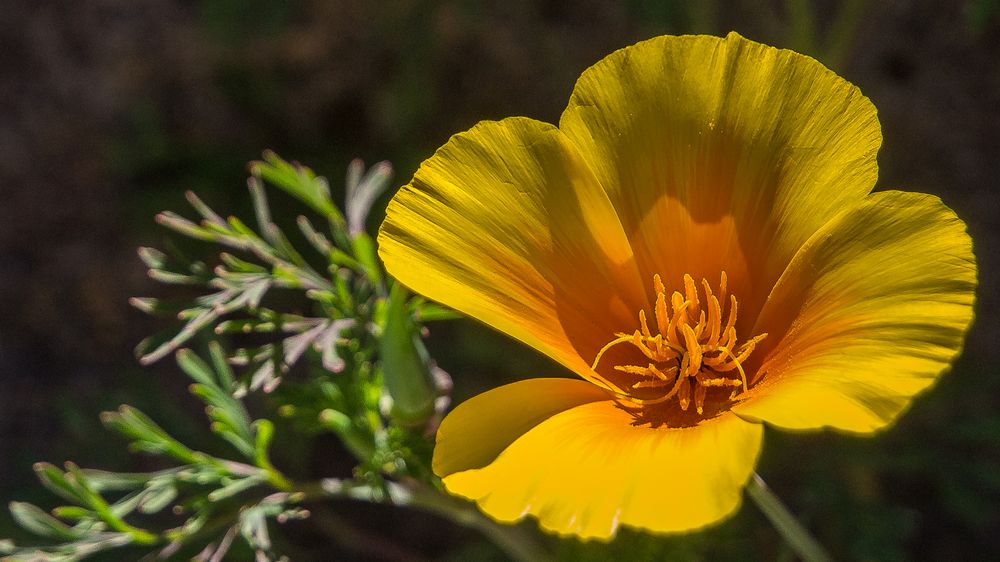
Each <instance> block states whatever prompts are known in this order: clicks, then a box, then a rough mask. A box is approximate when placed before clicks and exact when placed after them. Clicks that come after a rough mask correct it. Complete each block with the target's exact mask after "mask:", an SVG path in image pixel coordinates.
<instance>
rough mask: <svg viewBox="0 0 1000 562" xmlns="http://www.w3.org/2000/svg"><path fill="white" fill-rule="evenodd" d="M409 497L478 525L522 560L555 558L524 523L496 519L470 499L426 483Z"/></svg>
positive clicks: (413, 502)
mask: <svg viewBox="0 0 1000 562" xmlns="http://www.w3.org/2000/svg"><path fill="white" fill-rule="evenodd" d="M410 498H411V505H412V506H414V507H416V508H423V509H426V510H427V511H432V512H434V513H437V514H439V515H442V516H444V517H446V518H448V519H450V520H452V521H454V522H456V523H458V524H460V525H465V526H467V527H471V528H473V529H478V530H479V532H481V533H483V534H484V535H486V537H487V538H489V539H490V540H491V541H492V542H493V544H495V545H497V546H498V547H500V548H501V549H502V550H503V551H504V552H505V553H507V555H508V556H510V557H511V558H513V559H514V560H518V561H520V562H542V561H549V560H553V556H552V555H551V554H550V553H548V552H546V551H545V549H544V548H542V546H541V545H539V544H538V543H537V542H536V541H535V540H534V538H533V537H531V536H530V535H529V534H528V533H527V532H525V529H524V528H523V527H519V526H516V525H510V524H506V525H505V524H502V523H497V522H496V521H494V520H492V519H490V518H488V517H486V516H485V515H483V514H482V512H480V511H479V510H478V509H477V508H476V507H475V505H473V504H472V503H470V502H468V501H465V500H461V499H458V498H456V497H454V496H449V495H446V494H444V493H443V492H439V491H438V490H435V489H434V488H430V487H426V486H420V487H418V488H416V489H414V490H412V495H411V496H410Z"/></svg>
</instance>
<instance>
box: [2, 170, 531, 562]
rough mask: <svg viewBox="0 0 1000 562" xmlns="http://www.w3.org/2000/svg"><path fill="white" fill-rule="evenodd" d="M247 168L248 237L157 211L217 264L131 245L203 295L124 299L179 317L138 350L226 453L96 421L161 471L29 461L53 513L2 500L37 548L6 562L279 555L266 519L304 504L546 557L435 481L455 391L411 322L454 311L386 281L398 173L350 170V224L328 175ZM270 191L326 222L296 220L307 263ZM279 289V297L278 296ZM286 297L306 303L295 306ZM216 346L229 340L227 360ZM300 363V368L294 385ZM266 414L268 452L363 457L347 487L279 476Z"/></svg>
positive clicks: (121, 413)
mask: <svg viewBox="0 0 1000 562" xmlns="http://www.w3.org/2000/svg"><path fill="white" fill-rule="evenodd" d="M250 171H251V176H250V178H249V180H248V187H249V193H250V198H251V201H252V202H253V207H254V213H255V215H256V228H255V229H253V228H251V227H249V226H247V225H246V224H245V223H244V222H242V221H241V220H239V219H237V218H235V217H228V218H223V217H222V216H221V215H220V214H218V213H217V212H215V211H214V210H213V209H212V208H211V207H209V206H208V205H207V204H206V203H205V202H204V201H202V200H201V199H200V198H198V197H197V196H196V195H194V194H193V193H188V194H187V199H188V201H189V203H190V204H191V206H192V207H193V209H194V210H195V212H196V213H197V214H198V215H199V216H200V219H199V220H198V221H197V222H195V221H193V220H189V219H187V218H184V217H182V216H180V215H178V214H175V213H170V212H164V213H161V214H159V215H158V216H157V221H158V222H159V223H160V224H162V225H163V226H165V227H167V228H169V229H171V230H172V231H174V232H175V233H177V234H180V235H182V236H184V237H187V238H191V239H194V240H197V241H201V242H207V243H210V244H213V245H216V246H219V247H222V248H223V249H224V251H222V252H221V253H220V254H219V255H218V259H217V260H216V263H215V264H214V265H213V266H209V265H208V264H206V263H205V262H203V261H200V260H192V259H188V258H186V257H185V256H184V255H183V254H182V253H181V252H180V251H178V250H176V249H173V250H171V251H168V252H165V251H160V250H157V249H153V248H142V249H140V251H139V255H140V257H141V259H142V260H143V261H144V262H145V264H146V265H147V266H148V267H149V275H150V277H151V278H153V279H154V280H157V281H159V282H162V283H165V284H171V285H180V286H184V287H187V289H186V290H188V291H191V290H194V291H198V293H199V294H197V295H196V296H195V297H194V298H192V299H191V300H190V301H187V302H179V303H178V302H173V301H169V300H162V299H158V298H135V299H132V300H131V302H132V304H133V305H134V306H136V307H137V308H139V309H140V310H143V311H145V312H148V313H150V314H154V315H165V316H167V317H173V318H175V319H176V320H177V321H178V322H179V325H178V326H177V327H176V328H175V329H173V330H169V331H167V332H166V333H164V334H162V335H160V336H156V337H153V338H148V339H146V340H144V341H143V342H142V343H141V344H140V345H139V346H138V347H137V355H138V356H139V358H140V361H141V362H142V363H143V364H149V363H152V362H155V361H157V360H160V359H162V358H164V357H166V356H168V355H171V354H173V355H175V357H176V361H177V364H178V365H179V367H180V368H181V370H182V371H183V372H184V373H186V374H187V376H188V377H190V378H191V380H192V381H193V384H191V385H190V391H191V393H192V394H193V395H194V396H195V397H196V398H197V399H198V400H200V401H201V402H202V403H203V404H204V406H205V413H206V415H207V417H208V420H209V422H210V429H211V431H212V432H213V434H214V435H215V436H216V437H217V438H218V439H219V440H220V441H222V442H224V443H226V444H227V445H228V449H229V453H228V454H226V455H224V456H221V457H220V456H215V455H213V454H210V453H207V452H204V451H200V450H197V449H195V448H192V447H189V446H187V445H185V444H184V443H183V442H182V441H181V440H178V439H176V438H175V437H174V436H172V435H171V434H170V433H169V432H168V431H166V430H165V429H163V428H162V427H161V426H160V425H158V424H157V423H156V422H155V421H153V420H152V419H151V418H150V417H148V416H147V415H145V414H143V413H142V412H140V411H139V410H137V409H135V408H133V407H130V406H127V405H126V406H121V407H120V408H119V409H118V410H117V411H114V412H105V413H104V414H103V415H102V416H101V419H102V421H103V422H104V424H105V426H107V427H108V428H110V429H111V430H113V431H115V432H117V433H119V434H120V435H122V436H124V437H125V438H126V439H127V440H128V441H129V448H130V449H131V450H133V451H134V452H140V453H144V454H147V455H152V456H155V457H158V458H160V459H161V460H162V462H163V463H164V466H165V468H163V469H161V470H157V471H154V472H144V473H116V472H108V471H100V470H88V469H81V468H79V467H78V466H76V465H75V464H73V463H66V464H65V465H64V467H63V468H58V467H56V466H54V465H51V464H47V463H38V464H37V465H36V466H35V472H36V474H37V476H38V478H39V480H40V481H41V482H42V484H43V486H45V487H46V488H48V489H49V490H50V491H51V492H53V493H54V494H55V495H56V496H58V497H59V498H60V499H61V500H63V502H65V503H64V505H60V506H58V507H56V508H55V509H53V510H52V511H51V512H47V511H45V510H43V509H41V508H39V507H37V506H34V505H31V504H28V503H22V502H14V503H12V504H11V506H10V507H11V513H12V515H13V516H14V518H15V520H16V521H17V522H18V523H19V524H20V525H21V526H22V527H24V528H25V529H26V530H28V531H29V532H31V533H32V534H34V535H36V536H38V537H40V538H42V539H44V540H45V541H47V543H46V544H43V545H41V546H16V545H14V544H13V543H12V542H10V541H0V553H3V554H6V555H7V556H6V558H4V559H5V560H15V561H16V560H53V561H56V560H58V561H71V560H79V559H82V558H86V557H88V556H90V555H92V554H94V553H97V552H101V551H106V550H110V549H116V548H122V547H126V546H130V547H134V548H141V549H144V550H147V551H150V552H151V553H154V554H155V555H156V556H157V557H158V558H174V557H182V556H194V557H195V558H196V559H198V560H221V559H222V558H223V557H224V556H225V555H226V553H227V552H229V551H230V549H231V548H235V545H237V544H238V543H242V544H243V545H245V546H246V547H249V548H250V549H251V550H252V551H253V552H254V553H255V554H256V557H257V559H258V560H275V559H279V557H280V554H279V553H277V552H276V547H275V543H274V541H273V540H272V539H271V535H270V532H271V525H273V524H275V523H278V524H281V523H285V522H287V521H290V520H295V519H301V518H305V517H308V515H309V513H310V512H309V510H308V509H307V508H306V507H305V506H306V505H307V504H308V503H309V502H315V501H325V500H326V499H329V498H346V499H354V500H362V501H375V502H385V503H397V504H402V505H411V506H414V507H418V508H422V509H428V510H431V511H434V512H436V513H440V514H442V515H445V516H447V517H450V518H452V519H453V520H455V521H456V522H459V523H460V524H465V525H472V526H475V527H477V528H479V529H481V530H483V531H484V532H486V533H487V534H488V535H490V536H492V537H494V538H495V539H496V540H497V541H498V544H501V545H504V546H505V548H507V549H508V552H511V554H512V555H513V556H515V557H517V558H521V559H524V558H538V557H540V556H541V554H540V552H541V551H532V550H531V547H530V543H529V542H525V541H524V540H522V539H516V538H511V537H512V536H513V535H512V533H517V532H519V531H517V530H516V529H514V528H506V527H503V526H499V525H497V524H495V523H493V522H491V521H489V520H488V519H485V518H484V517H483V516H482V515H480V514H479V513H478V512H477V511H476V510H475V509H473V508H471V507H470V506H469V504H467V503H466V502H463V501H461V500H457V499H454V498H451V497H449V496H447V495H445V494H443V493H442V492H440V491H439V489H438V483H437V481H436V479H435V477H434V476H433V474H432V473H431V472H430V470H429V457H430V449H431V440H430V438H429V436H430V435H432V434H433V430H434V429H435V427H436V424H437V422H438V421H439V419H440V416H441V415H442V413H443V411H444V409H445V408H446V407H447V403H448V398H447V394H448V391H449V390H450V380H449V379H448V376H447V375H446V374H445V373H444V372H443V371H441V370H440V369H438V368H437V367H436V366H435V365H434V363H433V361H432V360H431V359H430V358H429V356H428V354H427V351H426V349H424V347H423V343H422V341H421V334H422V333H423V331H424V329H423V327H422V322H427V321H432V320H437V319H446V318H453V317H454V316H455V315H454V313H453V312H451V311H450V310H447V309H444V308H442V307H439V306H438V305H435V304H432V303H428V302H426V301H424V300H423V299H420V298H418V297H413V298H411V297H410V296H409V295H408V294H407V292H406V291H405V290H404V289H403V288H402V287H401V286H399V285H398V284H396V283H394V282H393V281H392V280H391V279H388V278H387V277H386V276H385V274H384V272H383V270H382V267H381V264H380V263H379V261H378V258H377V256H376V252H375V246H374V242H373V241H372V239H371V237H370V236H369V235H368V234H367V233H366V232H365V230H364V225H365V222H366V219H367V215H368V212H369V210H370V208H371V206H372V204H373V203H374V202H375V201H376V200H377V198H378V197H379V195H380V194H381V193H383V192H384V190H385V188H386V186H387V185H388V181H389V178H390V177H391V169H390V167H389V166H388V164H387V163H381V164H377V165H376V166H375V167H373V168H372V169H371V170H369V171H368V172H367V173H365V172H364V170H363V166H362V165H361V163H360V162H357V161H356V162H353V163H352V164H351V165H350V167H349V169H348V175H347V184H346V194H347V197H346V205H345V210H346V217H345V214H342V213H341V211H340V210H339V209H338V207H337V206H336V205H335V204H334V203H333V201H332V199H331V194H330V188H329V185H328V183H327V182H326V180H325V179H324V178H322V177H318V176H316V175H315V174H314V173H313V172H312V171H311V170H309V169H308V168H305V167H302V166H299V165H297V164H292V163H289V162H286V161H284V160H282V159H281V158H279V157H278V156H276V155H275V154H273V153H265V154H264V159H263V160H262V161H258V162H253V163H252V164H251V166H250ZM265 185H270V186H272V187H275V188H278V189H279V190H280V191H282V192H284V193H286V194H288V195H291V196H292V197H294V198H296V199H298V200H299V201H300V202H301V203H303V204H304V205H305V206H306V207H308V208H309V209H310V210H311V211H312V212H313V213H315V214H317V215H319V217H320V220H321V221H322V222H320V223H319V224H322V225H323V226H322V227H317V226H316V222H315V221H314V220H311V219H309V218H307V217H305V216H300V217H298V218H297V220H296V221H295V225H296V227H297V231H298V232H297V233H296V234H295V235H294V236H296V237H297V238H298V239H299V240H300V242H304V243H305V244H306V245H307V246H308V247H309V248H310V250H311V251H310V252H309V253H307V254H303V253H300V252H299V251H298V250H297V249H296V248H295V246H294V245H293V243H292V241H291V239H290V237H289V236H288V235H287V234H286V233H285V232H284V231H283V230H282V229H281V227H279V226H278V224H277V223H276V222H275V221H274V220H273V218H272V215H271V212H270V207H269V205H268V201H267V198H266V195H265ZM324 223H325V224H324ZM277 292H284V293H286V295H285V297H283V298H275V295H276V293H277ZM289 295H290V296H292V297H295V298H297V299H299V302H300V304H299V305H296V306H293V307H289V306H288V305H287V301H288V298H287V297H288V296H289ZM290 309H291V310H294V312H290V311H289V310H290ZM224 342H233V343H236V346H235V347H232V350H231V351H227V345H224ZM189 344H195V345H199V344H207V345H206V347H207V354H201V355H199V354H197V353H195V352H194V351H191V350H190V349H186V348H184V346H185V345H189ZM293 368H295V369H296V372H297V373H299V374H297V375H295V376H292V370H293ZM253 395H256V396H258V397H259V398H260V402H262V404H263V405H264V406H266V408H267V410H268V411H269V412H270V413H271V414H270V415H269V416H255V415H253V414H252V413H251V409H250V408H248V406H247V404H245V401H246V399H248V398H250V397H251V396H253ZM275 416H277V417H279V418H284V420H285V421H284V422H282V423H281V424H279V426H280V427H282V428H284V429H282V430H281V431H285V432H288V433H289V435H286V436H285V437H283V438H282V439H281V440H279V441H284V440H286V439H287V440H294V439H295V437H294V435H295V434H296V433H297V434H300V435H301V434H313V433H325V432H329V433H334V434H336V435H337V436H338V437H340V438H341V440H342V441H343V442H344V444H345V446H346V447H347V449H348V450H349V451H350V452H351V453H352V454H353V455H354V456H355V457H356V462H357V464H356V467H355V470H354V476H353V478H351V479H348V480H335V479H329V478H327V479H321V480H319V481H313V482H309V481H300V480H298V479H297V478H296V477H294V476H290V475H288V474H285V473H284V472H282V471H281V470H279V469H278V468H277V467H276V466H275V465H274V463H273V462H272V461H271V455H270V448H271V444H272V443H273V442H275V439H274V437H275V433H276V431H278V430H277V429H276V424H275V423H274V421H272V419H274V417H275ZM525 545H529V546H527V547H526V546H525ZM525 548H527V550H525Z"/></svg>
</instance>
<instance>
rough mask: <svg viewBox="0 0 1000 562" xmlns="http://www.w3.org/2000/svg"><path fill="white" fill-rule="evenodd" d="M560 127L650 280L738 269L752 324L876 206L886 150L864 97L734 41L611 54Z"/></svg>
mask: <svg viewBox="0 0 1000 562" xmlns="http://www.w3.org/2000/svg"><path fill="white" fill-rule="evenodd" d="M559 126H560V129H562V130H563V131H564V132H565V133H566V135H567V136H568V137H570V138H571V139H572V141H573V143H574V144H575V145H576V146H577V147H578V148H579V150H580V153H581V154H582V156H583V158H584V159H585V160H586V161H587V163H588V164H589V165H590V166H591V168H592V169H593V170H594V172H595V173H596V175H597V177H598V179H599V180H600V182H601V183H602V184H603V185H604V186H605V188H606V189H607V190H608V195H609V197H610V199H611V201H612V203H613V204H614V206H615V209H616V210H617V212H618V214H619V216H620V217H621V220H622V224H623V226H624V228H625V231H626V233H627V234H628V235H629V237H630V239H631V241H632V244H633V249H634V252H635V254H636V257H637V259H638V261H639V264H640V270H641V272H642V275H643V278H648V277H651V275H652V274H653V273H661V274H663V275H664V280H669V281H671V282H679V280H680V278H681V276H682V275H683V274H684V273H690V274H692V275H694V276H695V277H696V278H697V277H702V276H704V277H707V278H709V279H715V278H717V277H718V274H719V269H728V270H729V271H728V272H729V274H730V280H731V285H732V287H733V291H734V294H739V295H741V304H742V305H743V306H742V307H741V308H742V309H743V310H744V311H745V312H746V313H747V314H748V316H747V318H748V319H751V318H752V316H754V315H755V313H756V311H757V310H759V307H760V305H761V304H762V303H763V299H764V297H765V296H766V295H767V293H768V291H769V289H770V287H771V284H772V283H773V282H774V281H775V280H776V279H777V278H778V276H779V275H780V274H781V272H782V271H783V270H784V268H785V266H786V265H787V263H788V261H789V260H790V259H791V257H792V256H793V255H794V253H795V251H796V250H797V249H798V248H799V246H801V245H802V243H804V242H805V241H806V240H807V239H808V238H809V236H811V235H812V233H813V232H815V231H816V230H817V229H819V228H820V227H821V226H822V225H823V224H825V223H826V222H827V221H828V220H829V219H830V218H831V217H833V216H834V215H835V214H836V213H837V212H838V211H839V210H840V209H842V208H844V207H845V206H848V205H852V204H854V203H855V202H857V201H859V200H860V199H861V198H863V197H864V196H865V195H866V194H867V193H869V191H870V190H871V188H872V187H873V185H874V184H875V180H876V178H877V165H876V161H875V156H876V152H877V151H878V148H879V145H880V144H881V132H880V128H879V124H878V120H877V118H876V114H875V108H874V106H872V104H871V103H870V102H869V100H868V99H867V98H865V97H864V96H863V95H862V94H861V92H860V91H859V90H858V89H857V88H856V87H854V86H853V85H851V84H850V83H848V82H847V81H845V80H843V79H842V78H840V77H838V76H837V75H836V74H834V73H833V72H831V71H830V70H828V69H827V68H825V67H824V66H823V65H821V64H820V63H819V62H817V61H816V60H814V59H812V58H810V57H807V56H804V55H800V54H797V53H794V52H792V51H787V50H780V49H775V48H773V47H768V46H766V45H762V44H760V43H755V42H753V41H749V40H747V39H744V38H743V37H740V36H739V35H737V34H735V33H731V34H730V35H729V36H728V37H726V38H725V39H721V38H718V37H708V36H684V37H657V38H654V39H650V40H648V41H645V42H642V43H639V44H637V45H634V46H631V47H626V48H624V49H621V50H619V51H616V52H615V53H612V54H611V55H609V56H608V57H606V58H604V59H603V60H601V61H600V62H599V63H597V64H596V65H594V66H593V67H591V68H589V69H588V70H587V71H586V72H584V73H583V75H582V76H581V77H580V79H579V81H578V82H577V84H576V87H575V89H574V91H573V95H572V97H571V98H570V102H569V106H568V107H567V109H566V111H565V112H564V113H563V115H562V118H561V120H560V124H559ZM748 262H751V267H750V268H749V270H750V271H748V267H747V263H748Z"/></svg>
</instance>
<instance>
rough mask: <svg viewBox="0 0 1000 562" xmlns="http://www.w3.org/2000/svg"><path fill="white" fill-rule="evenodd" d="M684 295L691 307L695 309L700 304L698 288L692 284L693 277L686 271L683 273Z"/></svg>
mask: <svg viewBox="0 0 1000 562" xmlns="http://www.w3.org/2000/svg"><path fill="white" fill-rule="evenodd" d="M684 296H685V298H687V300H688V301H690V302H691V308H692V309H694V310H695V311H697V310H698V307H699V306H700V303H699V302H698V288H697V287H696V286H695V284H694V278H693V277H691V276H690V275H688V274H687V273H685V274H684Z"/></svg>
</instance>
